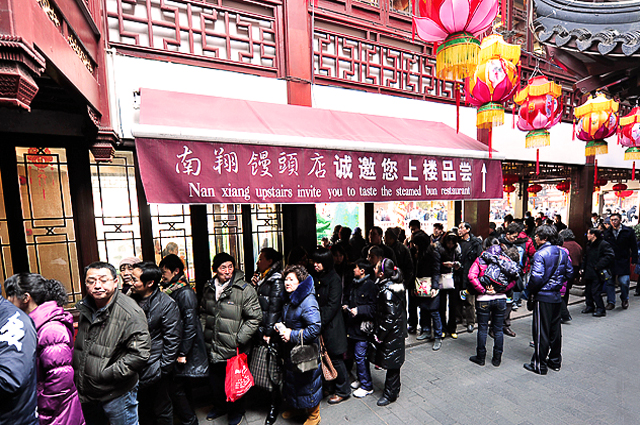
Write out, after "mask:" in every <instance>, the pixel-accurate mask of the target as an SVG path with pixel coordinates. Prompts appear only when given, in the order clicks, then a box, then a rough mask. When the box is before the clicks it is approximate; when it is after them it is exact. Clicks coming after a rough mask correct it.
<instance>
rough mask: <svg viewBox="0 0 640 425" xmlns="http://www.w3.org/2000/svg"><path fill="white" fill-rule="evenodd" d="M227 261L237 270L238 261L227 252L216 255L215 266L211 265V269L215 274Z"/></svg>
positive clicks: (214, 258)
mask: <svg viewBox="0 0 640 425" xmlns="http://www.w3.org/2000/svg"><path fill="white" fill-rule="evenodd" d="M227 261H231V263H232V264H233V268H234V269H235V268H236V260H234V258H233V257H232V256H231V255H229V254H227V253H226V252H221V253H219V254H216V256H215V257H213V264H212V265H211V269H212V270H213V271H214V273H215V272H217V271H218V268H219V267H220V266H221V265H222V264H223V263H226V262H227Z"/></svg>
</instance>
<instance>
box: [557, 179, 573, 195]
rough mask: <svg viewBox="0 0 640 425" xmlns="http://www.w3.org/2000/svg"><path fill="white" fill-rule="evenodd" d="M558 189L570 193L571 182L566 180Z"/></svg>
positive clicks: (559, 184)
mask: <svg viewBox="0 0 640 425" xmlns="http://www.w3.org/2000/svg"><path fill="white" fill-rule="evenodd" d="M556 189H558V190H559V191H560V192H565V193H566V192H569V191H570V190H571V182H570V181H566V180H565V181H563V182H560V183H558V184H557V185H556Z"/></svg>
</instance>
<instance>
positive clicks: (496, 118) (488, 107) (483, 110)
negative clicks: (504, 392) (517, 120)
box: [476, 102, 504, 128]
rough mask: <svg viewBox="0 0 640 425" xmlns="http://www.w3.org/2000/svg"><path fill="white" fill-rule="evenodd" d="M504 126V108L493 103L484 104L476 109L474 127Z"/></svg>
mask: <svg viewBox="0 0 640 425" xmlns="http://www.w3.org/2000/svg"><path fill="white" fill-rule="evenodd" d="M502 124H504V107H503V106H502V105H501V104H499V103H495V102H490V103H485V104H484V105H482V106H481V107H479V108H478V113H477V116H476V126H477V127H478V128H491V127H497V126H500V125H502Z"/></svg>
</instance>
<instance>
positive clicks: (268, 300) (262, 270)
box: [251, 248, 284, 425]
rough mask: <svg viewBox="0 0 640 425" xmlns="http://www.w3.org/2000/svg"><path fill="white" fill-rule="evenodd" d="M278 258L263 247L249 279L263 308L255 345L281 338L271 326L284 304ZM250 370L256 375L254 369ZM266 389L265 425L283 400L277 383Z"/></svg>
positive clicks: (265, 343) (277, 319) (275, 417)
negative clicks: (266, 412)
mask: <svg viewBox="0 0 640 425" xmlns="http://www.w3.org/2000/svg"><path fill="white" fill-rule="evenodd" d="M281 261H282V254H280V253H279V252H278V251H276V250H275V249H273V248H262V249H261V250H260V255H258V262H257V263H256V266H257V267H256V268H257V271H256V274H255V275H254V276H253V278H252V279H251V283H252V284H253V285H254V286H255V288H256V292H257V293H258V302H260V309H261V310H262V322H261V323H260V326H259V327H258V332H257V333H256V334H255V336H254V342H255V346H258V345H260V344H263V345H270V344H272V343H273V344H275V343H277V342H278V341H279V339H280V338H279V336H278V333H277V332H276V330H275V329H274V327H273V326H274V325H275V324H276V323H278V322H280V321H281V319H282V306H283V304H284V298H283V292H284V279H283V276H282V266H281ZM272 339H273V341H272ZM252 364H253V363H252ZM251 372H252V373H253V374H254V375H255V372H254V371H251ZM266 389H267V390H269V391H270V392H271V408H270V409H269V414H268V415H267V419H266V420H265V422H264V423H265V425H271V424H273V423H275V421H276V419H277V418H278V406H279V405H280V403H281V401H282V397H281V396H280V387H279V386H278V385H274V384H273V383H272V385H271V386H270V387H269V388H266Z"/></svg>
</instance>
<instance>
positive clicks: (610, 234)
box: [604, 213, 638, 310]
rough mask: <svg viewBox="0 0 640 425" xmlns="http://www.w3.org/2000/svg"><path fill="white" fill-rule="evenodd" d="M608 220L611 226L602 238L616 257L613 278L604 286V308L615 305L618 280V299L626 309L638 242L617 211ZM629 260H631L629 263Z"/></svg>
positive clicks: (636, 259) (610, 307) (636, 258)
mask: <svg viewBox="0 0 640 425" xmlns="http://www.w3.org/2000/svg"><path fill="white" fill-rule="evenodd" d="M609 220H610V222H611V226H610V227H609V228H608V229H607V230H606V231H605V232H604V240H605V241H607V242H609V245H611V247H612V248H613V252H614V253H615V255H616V257H615V260H614V264H613V266H612V270H611V273H612V274H613V279H611V281H610V284H608V285H607V287H606V288H605V289H606V291H607V307H606V308H607V310H613V309H614V308H615V307H616V287H615V283H616V282H618V284H619V285H620V301H622V308H623V309H625V310H626V309H627V308H629V275H630V273H631V270H630V267H635V265H636V264H637V263H638V242H637V240H636V234H635V232H634V231H633V229H632V228H630V227H627V226H623V225H622V217H621V216H620V214H619V213H613V214H611V215H610V216H609ZM629 261H631V265H630V264H629Z"/></svg>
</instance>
